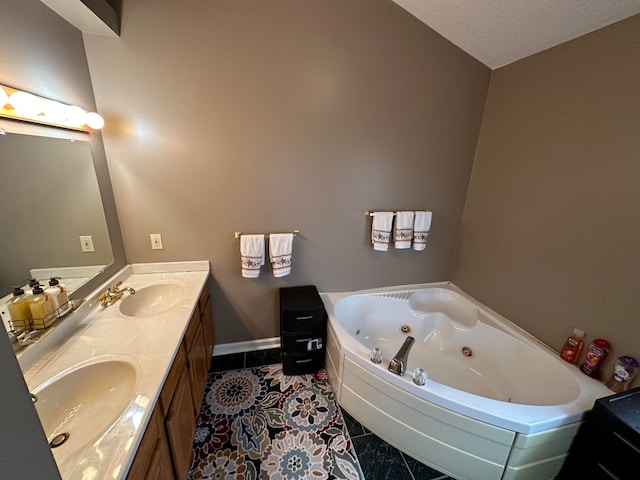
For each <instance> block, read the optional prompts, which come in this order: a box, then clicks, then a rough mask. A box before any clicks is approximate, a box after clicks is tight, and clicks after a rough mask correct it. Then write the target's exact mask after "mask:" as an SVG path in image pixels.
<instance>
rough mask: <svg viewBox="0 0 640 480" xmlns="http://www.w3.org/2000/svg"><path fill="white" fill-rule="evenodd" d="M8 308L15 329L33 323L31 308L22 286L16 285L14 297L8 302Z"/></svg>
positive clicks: (20, 328)
mask: <svg viewBox="0 0 640 480" xmlns="http://www.w3.org/2000/svg"><path fill="white" fill-rule="evenodd" d="M7 310H9V316H10V317H11V325H12V326H13V329H14V330H22V329H23V328H27V327H29V326H30V325H31V309H30V308H29V301H28V299H27V297H26V295H25V294H24V290H23V289H22V288H20V287H14V289H13V297H11V299H10V300H9V301H8V302H7Z"/></svg>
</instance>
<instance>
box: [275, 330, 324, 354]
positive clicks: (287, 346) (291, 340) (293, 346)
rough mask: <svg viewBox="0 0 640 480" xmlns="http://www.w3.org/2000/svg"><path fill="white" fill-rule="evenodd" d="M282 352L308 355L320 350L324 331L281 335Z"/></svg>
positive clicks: (322, 345) (322, 344)
mask: <svg viewBox="0 0 640 480" xmlns="http://www.w3.org/2000/svg"><path fill="white" fill-rule="evenodd" d="M281 343H282V351H283V352H286V353H309V352H314V351H316V350H322V349H323V348H324V344H325V338H324V331H321V332H315V333H314V332H311V333H308V334H303V335H301V334H297V333H296V334H290V333H283V334H282V340H281Z"/></svg>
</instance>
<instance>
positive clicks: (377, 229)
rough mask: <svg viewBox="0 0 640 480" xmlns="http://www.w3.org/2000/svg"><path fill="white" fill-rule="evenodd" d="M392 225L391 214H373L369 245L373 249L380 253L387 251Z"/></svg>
mask: <svg viewBox="0 0 640 480" xmlns="http://www.w3.org/2000/svg"><path fill="white" fill-rule="evenodd" d="M392 224H393V212H373V221H372V222H371V243H373V249H374V250H379V251H381V252H386V251H387V250H389V238H390V237H391V225H392Z"/></svg>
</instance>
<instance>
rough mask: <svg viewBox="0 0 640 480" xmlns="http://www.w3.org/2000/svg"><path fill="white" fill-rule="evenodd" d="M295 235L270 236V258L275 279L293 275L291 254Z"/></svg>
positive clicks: (274, 234) (275, 234)
mask: <svg viewBox="0 0 640 480" xmlns="http://www.w3.org/2000/svg"><path fill="white" fill-rule="evenodd" d="M292 250H293V233H272V234H271V235H269V257H270V258H271V268H272V269H273V276H274V277H284V276H287V275H289V274H290V273H291V252H292Z"/></svg>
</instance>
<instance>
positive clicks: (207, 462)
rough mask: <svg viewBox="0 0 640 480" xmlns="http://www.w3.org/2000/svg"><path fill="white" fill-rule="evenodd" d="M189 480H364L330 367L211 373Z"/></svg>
mask: <svg viewBox="0 0 640 480" xmlns="http://www.w3.org/2000/svg"><path fill="white" fill-rule="evenodd" d="M188 478H189V480H214V479H216V480H217V479H239V480H257V479H260V480H270V479H291V480H303V479H315V480H323V479H357V480H361V479H364V476H363V474H362V470H361V468H360V465H359V464H358V460H357V457H356V455H355V451H354V449H353V446H352V444H351V439H350V438H349V433H348V432H347V428H346V426H345V424H344V420H343V418H342V414H341V412H340V409H339V407H338V404H337V403H336V401H335V394H334V393H333V390H332V389H331V386H330V385H329V381H328V379H327V378H326V374H325V371H324V370H320V371H319V372H317V373H314V374H309V375H297V376H288V375H283V374H282V364H275V365H268V366H265V367H258V368H246V369H243V370H231V371H227V372H217V373H212V372H210V373H209V382H208V385H207V388H206V390H205V397H204V400H203V403H202V407H201V410H200V415H199V417H198V420H197V424H196V430H195V438H194V445H193V461H192V465H191V469H190V471H189V477H188Z"/></svg>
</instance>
